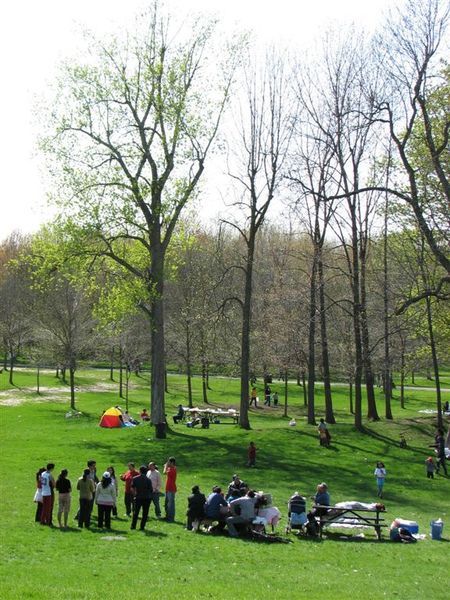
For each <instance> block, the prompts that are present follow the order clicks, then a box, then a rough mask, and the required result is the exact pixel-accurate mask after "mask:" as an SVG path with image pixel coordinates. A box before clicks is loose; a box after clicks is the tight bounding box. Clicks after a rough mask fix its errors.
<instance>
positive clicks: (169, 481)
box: [163, 456, 177, 523]
mask: <svg viewBox="0 0 450 600" xmlns="http://www.w3.org/2000/svg"><path fill="white" fill-rule="evenodd" d="M163 472H164V474H165V476H166V501H165V509H166V521H168V522H169V523H173V522H174V521H175V494H176V493H177V484H176V481H177V467H176V461H175V458H174V457H173V456H171V457H170V458H169V459H168V460H167V462H166V464H165V465H164V471H163Z"/></svg>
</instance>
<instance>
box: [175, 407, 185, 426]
mask: <svg viewBox="0 0 450 600" xmlns="http://www.w3.org/2000/svg"><path fill="white" fill-rule="evenodd" d="M183 419H184V408H183V405H182V404H179V405H178V412H177V414H176V415H174V416H173V422H174V423H175V425H176V424H177V423H178V421H182V420H183Z"/></svg>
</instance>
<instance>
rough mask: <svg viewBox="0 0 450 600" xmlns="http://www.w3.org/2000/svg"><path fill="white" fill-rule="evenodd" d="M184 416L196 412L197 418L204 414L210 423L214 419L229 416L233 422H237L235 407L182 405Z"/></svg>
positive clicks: (237, 412)
mask: <svg viewBox="0 0 450 600" xmlns="http://www.w3.org/2000/svg"><path fill="white" fill-rule="evenodd" d="M183 410H184V414H185V417H186V416H188V415H192V414H197V415H198V416H199V418H202V417H204V416H206V417H207V418H208V419H209V422H210V423H214V421H215V419H219V420H220V419H222V418H229V419H232V421H233V423H239V416H240V415H239V411H238V410H235V409H229V410H224V409H220V408H216V409H214V408H187V407H186V408H185V407H183Z"/></svg>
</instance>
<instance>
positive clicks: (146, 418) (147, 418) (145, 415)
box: [141, 408, 150, 421]
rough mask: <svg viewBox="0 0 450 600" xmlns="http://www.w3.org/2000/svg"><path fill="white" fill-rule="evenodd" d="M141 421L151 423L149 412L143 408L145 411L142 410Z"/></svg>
mask: <svg viewBox="0 0 450 600" xmlns="http://www.w3.org/2000/svg"><path fill="white" fill-rule="evenodd" d="M141 419H142V421H150V415H149V414H148V412H147V409H146V408H143V409H142V412H141Z"/></svg>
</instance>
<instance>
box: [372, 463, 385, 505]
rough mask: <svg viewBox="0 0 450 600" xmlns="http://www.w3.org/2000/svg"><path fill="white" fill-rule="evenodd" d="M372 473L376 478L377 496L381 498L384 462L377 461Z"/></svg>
mask: <svg viewBox="0 0 450 600" xmlns="http://www.w3.org/2000/svg"><path fill="white" fill-rule="evenodd" d="M373 474H374V475H375V477H376V479H377V496H378V497H379V498H382V497H383V486H384V480H385V479H386V468H385V466H384V463H382V462H381V461H378V462H377V466H376V468H375V471H374V472H373Z"/></svg>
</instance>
